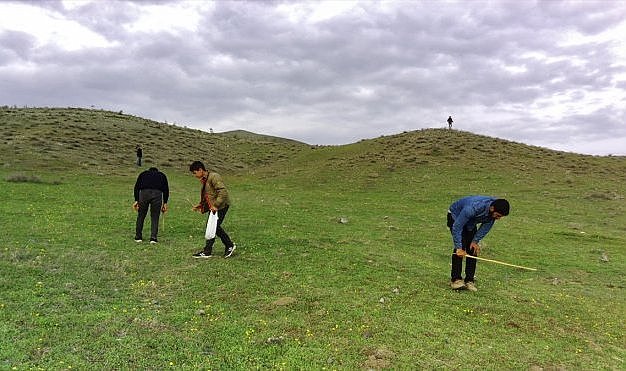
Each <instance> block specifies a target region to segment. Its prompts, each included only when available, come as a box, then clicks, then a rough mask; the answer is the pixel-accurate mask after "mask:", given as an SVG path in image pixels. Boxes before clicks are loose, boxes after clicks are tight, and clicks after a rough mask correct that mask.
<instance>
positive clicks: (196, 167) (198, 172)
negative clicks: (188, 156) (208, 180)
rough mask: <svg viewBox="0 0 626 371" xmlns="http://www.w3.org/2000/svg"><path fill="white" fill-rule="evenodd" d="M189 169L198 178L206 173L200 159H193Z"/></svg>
mask: <svg viewBox="0 0 626 371" xmlns="http://www.w3.org/2000/svg"><path fill="white" fill-rule="evenodd" d="M189 171H190V172H191V173H192V174H193V176H195V177H196V178H198V179H202V177H204V175H205V173H206V168H205V167H204V164H203V163H202V162H200V161H194V162H192V163H191V165H189Z"/></svg>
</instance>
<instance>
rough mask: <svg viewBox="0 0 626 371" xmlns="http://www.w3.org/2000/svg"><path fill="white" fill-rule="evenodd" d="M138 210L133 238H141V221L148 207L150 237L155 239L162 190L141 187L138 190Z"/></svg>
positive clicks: (161, 201) (157, 230) (157, 231)
mask: <svg viewBox="0 0 626 371" xmlns="http://www.w3.org/2000/svg"><path fill="white" fill-rule="evenodd" d="M138 203H139V210H138V212H137V223H136V224H135V239H142V235H143V233H142V232H143V222H144V220H145V219H146V215H147V214H148V208H150V223H151V224H150V239H153V240H156V239H157V235H158V234H159V216H160V215H161V206H162V205H163V192H161V191H159V190H158V189H142V190H141V191H139V201H138Z"/></svg>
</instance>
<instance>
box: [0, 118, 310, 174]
mask: <svg viewBox="0 0 626 371" xmlns="http://www.w3.org/2000/svg"><path fill="white" fill-rule="evenodd" d="M0 126H1V127H2V138H0V154H2V160H1V161H2V164H3V166H4V167H5V168H14V169H16V170H20V169H21V170H29V169H50V170H55V169H63V170H70V169H71V170H73V169H96V170H97V171H106V172H111V171H115V170H116V169H119V168H122V167H126V166H132V165H133V164H134V161H135V147H136V145H138V144H139V145H141V146H142V147H143V151H144V160H145V162H146V165H148V166H150V165H156V166H159V167H164V168H180V169H185V168H186V166H188V165H189V163H190V162H191V161H192V160H196V159H202V160H203V161H205V162H206V163H207V165H209V166H211V167H212V168H213V169H216V170H218V171H221V172H226V173H228V172H238V171H245V170H250V169H253V168H255V167H257V166H262V165H265V164H268V163H274V162H280V161H281V160H284V159H287V158H289V157H291V156H292V155H293V154H294V153H298V152H302V151H304V150H306V149H308V148H309V146H308V145H306V144H304V143H299V142H295V141H287V140H285V141H283V142H279V141H276V140H266V139H265V138H264V137H263V136H260V135H259V136H252V135H249V136H239V135H229V134H212V133H207V132H204V131H200V130H194V129H188V128H185V127H179V126H174V125H169V124H167V123H159V122H155V121H151V120H146V119H142V118H139V117H134V116H130V115H125V114H121V113H115V112H109V111H101V110H88V109H80V108H17V109H11V108H3V109H0Z"/></svg>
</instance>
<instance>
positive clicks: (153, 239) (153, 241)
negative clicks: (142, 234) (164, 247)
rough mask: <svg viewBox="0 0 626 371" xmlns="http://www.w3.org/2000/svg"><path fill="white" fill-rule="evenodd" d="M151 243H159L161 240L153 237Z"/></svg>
mask: <svg viewBox="0 0 626 371" xmlns="http://www.w3.org/2000/svg"><path fill="white" fill-rule="evenodd" d="M150 243H151V244H153V245H154V244H156V243H159V241H157V239H156V238H151V239H150Z"/></svg>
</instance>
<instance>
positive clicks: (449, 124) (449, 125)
mask: <svg viewBox="0 0 626 371" xmlns="http://www.w3.org/2000/svg"><path fill="white" fill-rule="evenodd" d="M453 122H454V120H452V116H448V129H450V130H452V123H453Z"/></svg>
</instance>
